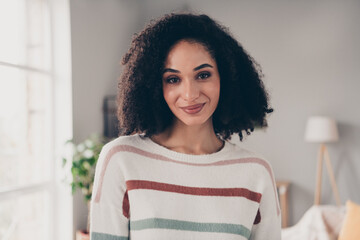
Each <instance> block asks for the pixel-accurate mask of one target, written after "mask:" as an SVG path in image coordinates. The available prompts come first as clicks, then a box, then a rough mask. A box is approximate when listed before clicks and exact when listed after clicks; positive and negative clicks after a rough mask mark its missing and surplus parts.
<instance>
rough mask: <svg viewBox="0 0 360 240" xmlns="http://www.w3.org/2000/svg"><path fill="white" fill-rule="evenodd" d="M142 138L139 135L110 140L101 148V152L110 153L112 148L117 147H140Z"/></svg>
mask: <svg viewBox="0 0 360 240" xmlns="http://www.w3.org/2000/svg"><path fill="white" fill-rule="evenodd" d="M141 144H142V137H141V135H139V134H134V135H128V136H120V137H117V138H115V139H112V140H111V141H109V142H108V143H106V144H105V145H104V146H103V151H110V150H111V149H113V148H116V147H119V146H138V147H139V145H140V146H141Z"/></svg>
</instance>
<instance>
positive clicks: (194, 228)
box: [90, 135, 281, 240]
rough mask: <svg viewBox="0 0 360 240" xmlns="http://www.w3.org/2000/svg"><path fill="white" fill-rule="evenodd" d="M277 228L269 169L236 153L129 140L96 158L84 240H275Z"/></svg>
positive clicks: (135, 137) (111, 144) (230, 149)
mask: <svg viewBox="0 0 360 240" xmlns="http://www.w3.org/2000/svg"><path fill="white" fill-rule="evenodd" d="M280 226H281V224H280V208H279V203H278V199H277V192H276V187H275V181H274V175H273V172H272V169H271V166H270V164H269V163H268V162H267V161H266V160H264V159H263V158H261V157H259V156H257V155H256V154H254V153H252V152H250V151H247V150H245V149H243V148H241V147H239V146H238V145H234V144H232V143H230V142H225V145H224V147H223V148H222V149H221V150H220V151H218V152H216V153H212V154H207V155H191V154H185V153H179V152H175V151H172V150H169V149H167V148H165V147H163V146H160V145H158V144H157V143H155V142H153V141H152V140H151V139H150V138H147V137H144V136H142V135H132V136H124V137H119V138H117V139H115V140H113V141H111V142H109V143H107V144H106V145H105V146H104V147H103V149H102V151H101V154H100V157H99V160H98V162H97V165H96V170H95V180H94V186H93V195H92V199H91V208H90V239H91V240H125V239H131V240H147V239H149V240H152V239H154V240H155V239H156V240H165V239H166V240H169V239H170V240H177V239H181V240H184V239H186V240H187V239H206V240H211V239H221V240H228V239H229V240H230V239H234V240H235V239H239V240H240V239H256V240H265V239H266V240H279V239H280Z"/></svg>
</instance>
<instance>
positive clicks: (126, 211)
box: [122, 190, 130, 218]
mask: <svg viewBox="0 0 360 240" xmlns="http://www.w3.org/2000/svg"><path fill="white" fill-rule="evenodd" d="M122 208H123V215H124V216H125V217H126V218H130V203H129V196H128V190H126V192H125V194H124V198H123V207H122Z"/></svg>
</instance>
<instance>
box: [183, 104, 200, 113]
mask: <svg viewBox="0 0 360 240" xmlns="http://www.w3.org/2000/svg"><path fill="white" fill-rule="evenodd" d="M204 105H205V103H199V104H195V105H191V106H187V107H181V109H182V110H183V111H184V112H186V113H188V114H196V113H198V112H200V111H201V110H202V108H203V107H204Z"/></svg>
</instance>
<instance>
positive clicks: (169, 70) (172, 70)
mask: <svg viewBox="0 0 360 240" xmlns="http://www.w3.org/2000/svg"><path fill="white" fill-rule="evenodd" d="M205 67H209V68H213V66H211V65H210V64H208V63H204V64H201V65H200V66H197V67H196V68H194V69H193V70H194V71H197V70H199V69H202V68H205ZM166 72H172V73H179V72H180V71H179V70H175V69H172V68H165V69H164V71H163V73H166Z"/></svg>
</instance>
